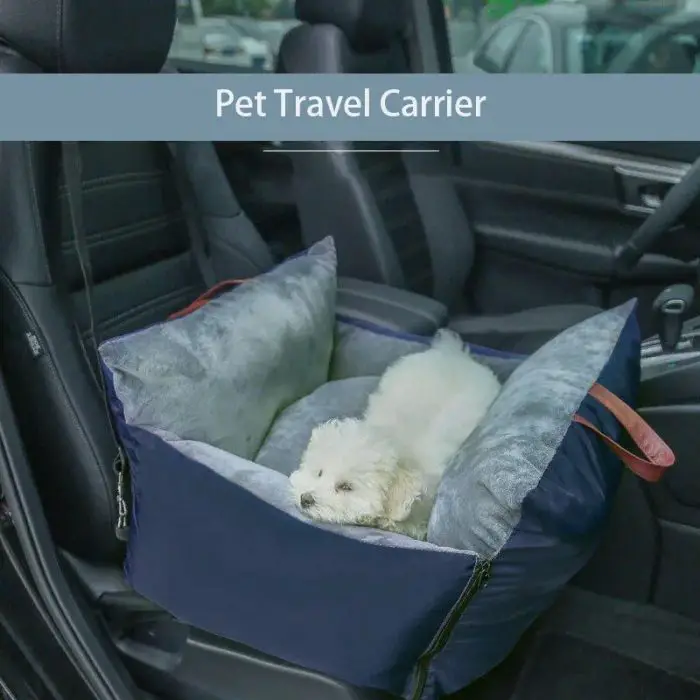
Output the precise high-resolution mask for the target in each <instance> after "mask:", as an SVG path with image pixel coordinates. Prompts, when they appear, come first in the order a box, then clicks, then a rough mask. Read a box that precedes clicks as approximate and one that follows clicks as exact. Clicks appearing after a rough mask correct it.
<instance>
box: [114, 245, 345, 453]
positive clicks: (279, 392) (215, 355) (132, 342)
mask: <svg viewBox="0 0 700 700" xmlns="http://www.w3.org/2000/svg"><path fill="white" fill-rule="evenodd" d="M335 294H336V252H335V246H334V244H333V240H332V239H331V238H327V239H325V240H323V241H321V242H319V243H317V244H316V245H314V246H313V247H311V248H310V249H309V250H308V251H307V252H306V253H305V254H303V255H301V256H298V257H295V258H291V259H289V260H287V261H286V262H284V263H282V264H281V265H280V266H279V267H277V268H275V269H273V270H271V271H270V272H267V273H265V274H263V275H260V276H259V277H256V278H254V279H252V280H250V281H248V282H245V283H243V284H242V285H240V286H239V287H237V288H236V289H233V290H232V291H229V292H227V293H226V294H223V295H221V296H220V297H218V298H216V299H214V300H212V301H210V302H209V303H208V304H206V305H205V306H203V307H202V308H200V309H199V310H197V311H195V312H194V313H191V314H189V315H188V316H185V317H183V318H180V319H176V320H173V321H167V322H164V323H160V324H157V325H155V326H151V327H150V328H146V329H144V330H141V331H138V332H136V333H132V334H130V335H126V336H122V337H119V338H115V339H113V340H110V341H107V342H105V343H103V344H102V346H101V347H100V354H101V356H102V360H103V362H104V366H105V368H106V371H107V374H108V377H109V378H110V380H111V382H112V384H113V387H114V392H115V394H116V396H118V397H119V399H120V401H121V404H122V406H123V411H124V419H125V420H126V422H127V423H128V424H130V425H134V426H138V427H141V428H145V429H148V430H150V431H151V432H156V433H167V434H169V435H171V436H172V435H175V436H177V437H179V438H180V439H183V440H198V441H201V442H205V443H208V444H210V445H213V446H215V447H219V448H221V449H223V450H226V451H228V452H231V453H233V454H236V455H238V456H240V457H244V458H246V459H250V458H252V457H253V456H254V455H255V454H256V453H257V451H258V449H259V447H260V445H261V443H262V441H263V439H264V437H265V435H266V433H267V431H268V429H269V427H270V425H271V424H272V422H273V420H274V418H275V416H276V415H277V414H278V413H279V412H280V411H282V410H283V409H284V408H286V407H287V406H289V405H290V404H291V403H293V402H294V401H296V400H297V399H299V398H301V397H302V396H305V395H307V394H309V393H311V392H312V391H314V390H315V389H316V388H317V387H319V386H320V385H321V384H323V383H324V382H325V381H326V380H327V379H328V372H329V364H330V358H331V352H332V346H333V329H334V319H335Z"/></svg>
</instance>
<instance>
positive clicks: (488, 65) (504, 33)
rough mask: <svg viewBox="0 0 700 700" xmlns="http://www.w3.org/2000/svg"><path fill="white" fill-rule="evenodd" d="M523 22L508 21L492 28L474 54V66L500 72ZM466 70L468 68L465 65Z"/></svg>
mask: <svg viewBox="0 0 700 700" xmlns="http://www.w3.org/2000/svg"><path fill="white" fill-rule="evenodd" d="M525 26H526V25H525V22H518V21H513V20H512V21H509V22H506V23H504V25H503V27H499V28H497V29H495V30H494V33H493V34H491V36H490V37H489V38H488V39H487V40H486V42H485V43H484V45H483V46H482V47H480V48H479V49H478V50H477V51H476V53H475V55H474V62H473V63H474V66H475V67H476V68H477V69H480V70H484V71H487V72H489V73H500V72H502V71H503V70H504V69H505V66H506V61H507V60H508V56H509V55H510V52H511V49H512V48H513V47H514V46H515V42H516V41H517V40H518V37H519V36H520V34H521V33H522V31H523V29H524V28H525ZM466 70H467V71H468V70H469V66H467V68H466Z"/></svg>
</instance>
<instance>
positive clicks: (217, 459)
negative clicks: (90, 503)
mask: <svg viewBox="0 0 700 700" xmlns="http://www.w3.org/2000/svg"><path fill="white" fill-rule="evenodd" d="M335 265H336V260H335V250H334V248H333V244H332V242H331V241H330V240H326V241H323V242H321V243H319V244H317V245H316V246H314V247H313V248H311V249H310V251H309V252H308V254H307V255H305V256H301V257H298V258H295V259H292V260H289V261H287V262H286V263H284V264H283V265H281V266H280V267H278V268H277V269H276V270H274V271H272V272H270V273H267V274H266V275H262V276H261V277H259V278H257V279H255V280H253V281H251V282H248V283H246V284H244V285H242V286H241V287H239V288H238V289H236V290H234V291H232V292H229V293H228V294H226V295H223V296H222V297H219V298H218V299H217V300H215V301H212V302H211V303H209V304H207V305H206V306H204V307H202V308H201V309H200V310H199V311H196V312H195V313H193V314H191V315H189V316H187V317H185V318H183V319H180V320H176V321H172V322H170V323H167V324H160V325H157V326H154V327H152V328H149V329H146V330H144V331H140V332H138V333H135V334H132V335H128V336H124V337H122V338H118V339H115V340H112V341H109V342H108V343H105V344H104V345H103V346H102V347H101V349H100V351H101V353H102V357H103V360H104V363H105V365H106V367H107V369H108V371H109V372H110V373H111V376H112V379H113V382H114V389H115V392H116V394H117V396H118V398H119V399H120V400H121V402H122V405H123V408H124V418H125V420H126V422H127V424H129V425H134V426H138V427H140V428H143V429H146V430H150V431H151V432H153V433H155V434H156V435H158V436H160V437H161V438H162V439H164V440H166V441H167V442H168V443H170V444H171V445H173V446H174V447H175V448H176V449H178V450H179V451H180V452H182V453H183V454H185V455H187V456H189V457H190V458H192V459H193V460H196V461H198V462H200V463H201V464H203V465H204V466H206V467H208V468H210V469H212V470H213V471H214V472H216V473H217V474H219V475H220V476H221V477H222V478H225V479H227V480H229V481H232V482H234V483H236V484H238V485H239V486H241V487H242V488H245V489H247V490H248V491H250V492H251V493H253V494H254V495H256V496H257V497H258V498H260V499H262V500H264V501H265V502H267V503H269V504H271V505H272V506H274V507H276V508H279V509H280V510H282V511H284V512H286V513H287V514H289V515H290V516H291V517H294V518H297V519H299V520H302V521H306V522H309V521H308V519H307V518H306V516H305V515H304V514H303V513H301V512H300V511H299V509H298V508H297V507H296V506H295V504H294V502H293V500H292V497H291V490H290V488H289V484H288V477H287V475H288V474H289V473H291V472H292V471H293V470H294V469H295V468H296V467H297V465H298V463H299V458H300V456H301V454H302V452H303V450H304V448H305V447H306V444H307V441H308V438H309V435H310V433H311V430H312V429H313V427H314V426H315V425H317V424H318V423H321V422H323V421H325V420H328V419H330V418H334V417H344V416H357V415H359V414H361V413H362V411H363V409H364V407H365V404H366V401H367V397H368V396H369V394H370V393H371V392H372V391H373V390H374V388H375V387H376V385H377V381H378V377H379V376H380V375H381V374H382V373H383V372H384V370H385V369H386V368H387V367H388V366H389V365H390V364H391V363H392V362H393V361H394V360H396V359H398V358H399V357H401V356H403V355H406V354H408V353H413V352H419V351H422V350H424V349H425V348H426V347H427V342H420V339H410V338H397V337H395V336H391V335H383V334H379V333H375V332H373V331H371V330H367V329H364V328H359V327H356V326H353V325H351V324H349V323H338V324H336V325H335V326H334V318H333V314H334V299H335V284H336V277H335ZM632 311H633V305H632V304H627V305H625V306H622V307H619V308H617V309H613V310H611V311H608V312H605V313H602V314H600V315H598V316H596V317H594V318H591V319H589V320H587V321H584V322H583V323H581V324H579V325H577V326H574V327H573V328H571V329H569V330H567V331H565V332H564V333H562V334H561V335H560V336H558V337H557V338H555V339H554V340H552V341H550V342H549V343H547V345H545V346H544V347H543V348H541V349H540V350H539V351H538V352H537V353H535V354H534V355H533V356H532V357H530V358H528V359H527V360H525V361H524V362H522V359H521V358H504V357H502V356H489V355H480V356H479V359H480V360H481V361H482V362H484V363H485V364H488V365H489V366H491V367H492V368H493V369H494V370H495V371H496V372H497V374H498V375H499V376H500V378H501V379H506V378H508V377H509V378H508V379H507V381H506V384H505V386H504V388H503V390H502V392H501V394H500V395H499V397H498V398H497V399H496V401H495V402H494V404H493V405H492V407H491V409H490V410H489V412H488V414H487V416H486V419H485V421H484V422H483V423H482V425H481V426H480V427H479V428H478V429H477V431H476V432H475V433H473V434H472V436H471V437H470V438H469V440H467V442H466V443H465V445H464V446H463V448H462V450H461V451H460V452H459V454H458V455H457V456H456V457H455V459H454V460H453V462H452V465H451V467H450V469H449V471H448V473H447V474H446V476H445V478H444V479H443V482H442V484H441V486H440V491H439V494H438V498H437V502H436V505H435V507H434V509H433V513H432V517H431V521H430V530H429V537H428V542H419V541H417V540H413V539H410V538H408V537H405V536H403V535H397V534H394V533H388V532H381V531H377V530H372V529H369V528H360V527H344V526H337V525H326V524H318V523H313V524H314V525H315V526H316V527H320V528H323V529H327V530H331V531H333V532H337V533H340V534H343V535H344V536H347V537H352V538H355V539H359V540H361V541H363V542H366V543H368V544H374V545H381V546H389V547H410V548H420V549H451V550H456V551H461V552H464V553H465V554H468V553H472V552H475V553H478V554H481V555H483V556H493V555H494V554H496V553H497V552H498V551H499V549H500V548H501V547H502V546H503V544H504V543H505V542H506V540H507V539H508V537H509V535H510V533H511V532H512V529H513V527H514V526H515V525H516V524H517V522H518V519H519V516H520V507H521V503H522V501H523V499H524V498H525V496H526V495H527V493H529V491H530V490H531V489H532V488H534V487H535V486H536V485H537V483H538V482H539V480H540V478H541V477H542V474H543V472H544V470H545V468H546V467H547V465H548V464H549V462H550V460H551V459H552V456H553V455H554V453H555V451H556V449H557V447H558V446H559V444H560V442H561V440H562V438H563V436H564V434H565V432H566V430H567V428H568V426H569V424H570V422H571V417H572V415H573V414H574V412H575V411H576V410H577V408H578V406H579V404H580V403H581V401H582V400H583V398H584V396H585V395H586V392H587V391H588V389H589V388H590V386H591V385H592V384H593V382H594V381H595V380H596V379H597V377H598V375H599V374H600V372H601V370H602V369H603V366H604V365H605V363H606V362H607V360H608V358H609V357H610V354H611V353H612V350H613V348H614V346H615V344H616V342H617V339H618V336H619V334H620V332H621V330H622V328H623V327H624V324H625V322H626V320H627V318H628V316H629V315H630V313H632ZM521 363H522V364H521ZM253 458H255V459H256V462H257V463H256V462H253V461H251V460H252V459H253ZM140 468H147V465H146V464H144V465H141V467H140Z"/></svg>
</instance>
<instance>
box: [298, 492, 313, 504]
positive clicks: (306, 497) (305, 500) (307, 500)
mask: <svg viewBox="0 0 700 700" xmlns="http://www.w3.org/2000/svg"><path fill="white" fill-rule="evenodd" d="M299 503H301V507H302V508H311V506H312V505H313V504H314V503H316V501H315V499H314V497H313V496H312V495H311V494H310V493H302V494H301V498H300V499H299Z"/></svg>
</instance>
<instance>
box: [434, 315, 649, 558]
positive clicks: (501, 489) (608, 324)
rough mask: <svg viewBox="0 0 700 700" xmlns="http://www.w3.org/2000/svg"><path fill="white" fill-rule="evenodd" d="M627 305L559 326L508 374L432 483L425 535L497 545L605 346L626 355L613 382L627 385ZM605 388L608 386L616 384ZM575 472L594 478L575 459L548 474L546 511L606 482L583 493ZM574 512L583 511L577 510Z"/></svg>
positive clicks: (597, 493) (631, 352)
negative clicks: (553, 487) (550, 487)
mask: <svg viewBox="0 0 700 700" xmlns="http://www.w3.org/2000/svg"><path fill="white" fill-rule="evenodd" d="M635 308H636V302H634V301H631V302H627V303H626V304H623V305H621V306H618V307H616V308H614V309H610V310H608V311H605V312H602V313H599V314H597V315H596V316H593V317H591V318H589V319H587V320H585V321H582V322H581V323H578V324H577V325H575V326H572V327H571V328H568V329H566V330H565V331H563V332H562V333H560V334H559V335H557V336H556V337H555V338H553V339H552V340H550V341H549V342H548V343H547V344H546V345H544V346H542V347H541V348H540V349H539V350H537V352H535V353H534V354H533V355H531V356H530V357H528V358H527V359H526V360H525V361H524V362H523V363H522V364H521V365H520V366H519V367H518V368H517V369H516V370H515V371H514V372H513V373H512V375H511V376H510V378H509V379H508V380H507V381H506V383H505V384H504V385H503V388H502V390H501V393H500V394H499V395H498V397H497V398H496V400H495V401H494V402H493V404H492V405H491V407H490V409H489V411H488V412H487V414H486V416H485V417H484V420H483V421H482V422H481V423H480V425H479V426H478V427H477V429H476V430H475V431H474V432H473V433H472V434H471V435H470V436H469V438H468V439H467V441H466V442H465V443H464V445H463V446H462V449H461V450H460V452H459V453H458V454H457V455H456V456H455V458H454V459H453V460H452V463H451V465H450V468H449V469H448V471H447V472H446V474H445V476H444V477H443V479H442V482H441V483H440V488H439V492H438V497H437V500H436V503H435V507H434V508H433V512H432V515H431V520H430V529H429V535H428V539H429V541H430V542H433V543H435V544H439V545H441V546H443V547H454V548H455V549H462V550H466V551H471V552H475V553H477V554H479V555H482V556H484V557H492V556H494V555H495V554H497V553H498V552H499V551H500V550H501V548H502V547H503V546H504V545H505V543H506V542H507V541H508V539H509V538H510V537H511V535H512V534H513V531H514V529H515V528H516V526H517V525H518V523H520V522H521V518H522V509H523V502H524V501H525V498H526V496H528V495H531V494H532V493H533V492H534V490H535V489H536V488H537V487H538V485H540V484H541V482H542V478H543V475H544V473H545V471H546V470H547V469H548V467H549V466H550V463H552V462H553V460H554V457H555V455H556V454H557V453H558V451H559V449H560V447H561V445H562V442H563V440H564V437H565V436H566V434H567V432H568V430H569V427H570V426H571V421H572V417H573V415H574V413H576V411H577V410H578V409H579V407H580V406H581V404H582V402H583V401H584V399H585V398H586V396H587V393H588V390H589V389H590V388H591V386H592V385H593V384H594V383H595V382H596V381H598V378H599V377H600V375H601V373H602V371H603V369H604V368H605V366H606V365H607V363H608V361H609V360H610V358H611V356H612V355H613V353H615V352H620V353H621V357H622V356H624V357H625V362H624V363H623V362H622V361H621V368H620V370H619V372H618V373H617V375H615V382H617V383H619V384H620V385H621V386H622V387H625V386H628V385H634V383H635V382H634V376H633V374H634V372H633V371H632V370H630V369H629V368H630V367H632V369H633V370H634V369H635V368H636V370H637V371H638V367H639V340H638V337H637V336H638V333H639V329H638V326H636V318H635V316H634V314H635ZM631 322H633V323H631ZM621 339H623V340H624V342H622V341H621ZM628 374H629V375H630V376H628ZM610 388H611V390H613V391H615V389H616V385H613V386H611V387H610ZM618 395H621V394H619V392H618ZM552 473H553V474H555V472H552ZM579 473H580V474H581V476H580V479H581V481H583V482H584V483H585V484H589V483H594V484H595V476H594V473H593V467H592V466H591V465H590V464H588V460H586V459H583V458H582V459H581V460H579V462H577V463H576V465H575V469H572V470H571V473H570V474H569V475H568V476H567V477H563V476H558V475H557V476H553V477H552V478H553V479H555V480H556V479H560V482H561V483H560V485H561V488H560V492H558V494H557V498H558V500H559V503H556V504H555V502H554V501H553V500H552V501H550V502H549V503H548V504H547V507H548V508H549V509H551V510H554V509H555V505H556V507H558V508H559V509H561V508H562V506H561V505H560V504H561V502H565V501H566V500H567V498H569V497H571V498H572V499H573V500H576V499H580V500H582V501H585V500H586V498H588V499H589V500H590V501H591V503H592V505H591V506H590V509H591V510H592V511H597V509H598V506H599V503H600V501H604V499H605V489H604V487H603V486H600V485H599V484H596V488H597V490H596V488H594V489H593V492H592V495H591V494H589V493H588V492H587V491H586V489H585V488H584V487H582V486H581V485H580V482H579V481H577V480H576V479H577V478H578V474H579ZM557 474H558V472H557ZM572 474H573V476H572ZM567 478H568V480H569V481H568V482H567V480H566V479H567ZM584 492H585V493H586V494H587V496H586V497H584V496H581V493H584ZM550 498H551V495H550ZM545 509H546V508H545ZM577 517H579V519H581V518H582V516H581V513H580V511H578V512H577Z"/></svg>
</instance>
